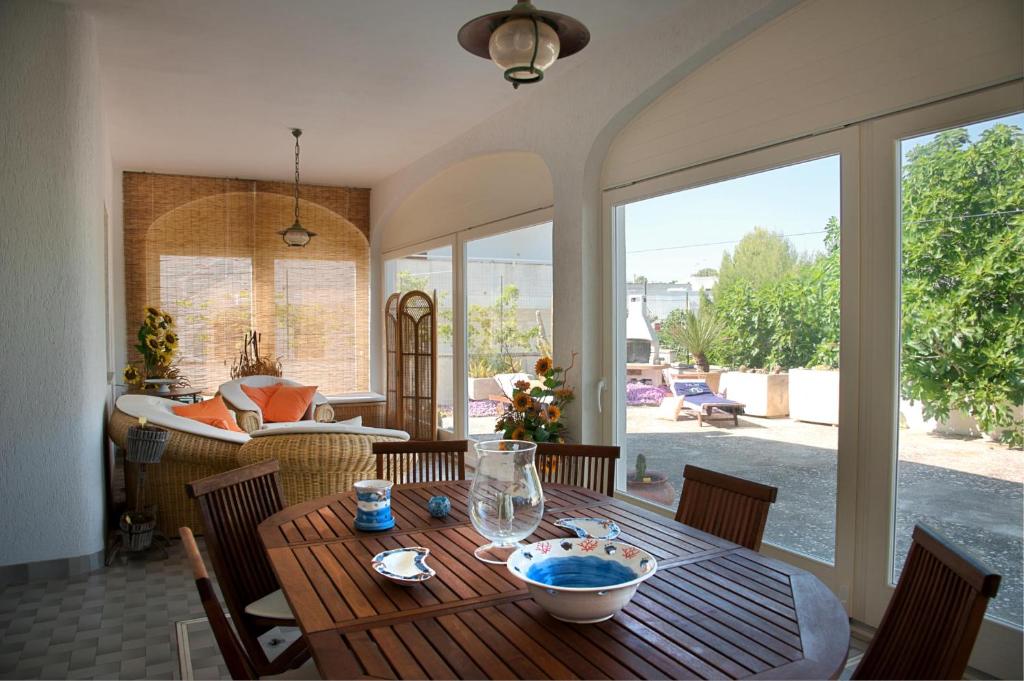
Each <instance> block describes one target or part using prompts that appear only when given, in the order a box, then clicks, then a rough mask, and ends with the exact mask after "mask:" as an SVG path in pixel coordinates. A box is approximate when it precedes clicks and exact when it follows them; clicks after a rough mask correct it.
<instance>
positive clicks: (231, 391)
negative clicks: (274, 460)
mask: <svg viewBox="0 0 1024 681" xmlns="http://www.w3.org/2000/svg"><path fill="white" fill-rule="evenodd" d="M275 383H283V384H284V385H289V386H300V385H302V384H301V383H296V382H295V381H289V380H288V379H286V378H279V377H277V376H246V377H244V378H236V379H235V380H233V381H228V382H227V383H222V384H221V386H220V387H219V388H218V389H217V394H219V395H220V396H221V397H223V398H224V402H225V404H227V405H228V409H230V410H231V411H233V412H235V420H236V421H237V422H238V426H239V427H240V428H241V429H242V430H244V431H245V432H247V433H253V432H255V431H257V430H259V429H260V428H262V427H263V414H262V413H261V412H260V409H259V407H257V406H256V403H255V402H253V401H252V400H251V399H249V397H248V396H247V395H246V394H245V393H244V392H242V389H241V386H242V385H247V386H251V387H254V388H265V387H267V386H270V385H274V384H275ZM305 418H306V420H311V421H316V422H317V423H333V422H334V408H333V407H331V405H330V404H328V403H327V398H326V397H324V396H323V395H321V394H320V393H317V394H316V395H314V396H313V403H312V404H311V405H310V406H309V411H308V412H307V413H306V416H305Z"/></svg>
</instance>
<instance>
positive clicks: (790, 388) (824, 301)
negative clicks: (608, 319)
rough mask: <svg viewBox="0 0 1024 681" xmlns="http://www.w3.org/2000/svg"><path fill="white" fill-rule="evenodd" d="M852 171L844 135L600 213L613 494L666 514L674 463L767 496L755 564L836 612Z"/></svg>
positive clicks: (715, 170) (707, 172)
mask: <svg viewBox="0 0 1024 681" xmlns="http://www.w3.org/2000/svg"><path fill="white" fill-rule="evenodd" d="M856 157H857V147H856V144H855V137H854V136H852V135H850V134H843V133H838V134H833V135H828V136H824V137H823V138H819V139H816V140H814V141H810V142H799V143H794V144H791V145H786V146H785V147H783V148H775V149H772V150H769V151H766V152H761V153H757V154H751V155H749V156H746V157H743V158H738V159H730V160H728V161H723V162H720V163H716V164H711V165H709V166H704V167H702V168H699V169H696V170H693V171H683V172H681V173H678V174H676V175H675V176H673V177H671V178H664V179H663V180H662V181H656V182H653V183H652V184H651V185H650V187H649V192H642V193H639V195H638V194H637V193H636V192H633V191H630V190H624V191H622V192H620V196H621V197H622V198H623V199H624V200H622V201H621V202H619V203H618V205H617V206H616V207H615V209H614V215H615V216H616V221H615V230H616V237H617V244H618V246H619V249H618V250H619V256H618V271H617V272H616V282H615V283H616V284H617V292H616V294H615V296H616V310H617V319H616V321H615V328H616V332H617V336H618V342H617V346H618V353H617V359H618V361H617V365H616V368H615V372H616V376H615V381H616V383H617V385H616V384H615V383H613V395H614V397H615V402H616V403H617V405H618V407H617V411H616V415H617V438H616V439H617V441H618V443H619V444H620V445H622V446H623V449H624V456H623V458H622V467H623V469H624V470H623V471H622V472H621V474H620V476H619V480H618V487H619V490H620V491H621V492H622V493H624V494H627V495H629V496H632V497H635V498H638V499H641V500H644V501H646V502H649V503H651V504H654V505H655V506H657V507H661V508H663V509H665V510H666V511H669V510H674V509H675V507H676V506H677V504H678V503H679V495H680V492H681V488H682V482H683V477H682V476H683V468H684V467H685V466H687V465H691V466H699V467H704V468H709V469H713V470H715V471H719V472H723V473H727V474H730V475H736V476H739V477H742V478H746V479H750V480H755V481H758V482H761V483H764V484H768V485H772V486H774V487H777V488H778V490H779V492H778V501H777V502H776V503H775V504H774V505H773V507H772V510H771V512H770V515H769V518H768V524H767V527H766V529H765V542H766V547H767V548H766V549H765V550H766V551H767V552H769V553H774V554H776V555H779V556H781V557H784V558H785V559H786V560H789V561H790V562H795V563H799V564H801V565H802V566H804V567H806V568H808V569H811V570H812V571H814V572H815V573H817V574H818V575H819V576H821V577H822V578H823V579H825V580H826V581H827V582H828V583H829V584H830V585H831V586H833V588H834V589H835V590H836V592H837V593H839V594H840V596H841V598H844V599H845V598H846V597H847V596H848V588H849V581H850V573H851V570H852V558H851V556H852V551H851V548H852V537H851V533H850V529H851V527H852V525H851V523H850V521H849V519H850V514H849V513H848V512H846V513H841V512H840V509H843V508H845V509H849V508H850V504H851V503H852V497H850V496H847V495H844V494H843V491H844V489H850V488H851V484H852V480H850V479H847V480H846V483H845V488H844V485H843V480H842V479H841V472H845V473H846V474H847V476H848V477H849V471H850V470H852V469H851V468H846V469H843V467H842V466H841V463H842V460H843V457H844V455H845V456H849V454H850V453H852V451H853V450H852V449H850V444H851V443H852V442H853V435H854V434H855V433H854V431H853V429H850V433H849V434H848V433H847V429H846V427H845V424H846V423H848V422H849V421H848V420H847V418H848V417H847V416H846V415H845V413H844V410H843V409H842V408H841V405H842V404H843V400H842V399H841V396H842V393H843V390H844V389H847V390H848V388H849V386H848V385H847V382H846V379H845V377H846V376H847V368H848V365H847V360H849V362H850V364H851V365H852V366H853V367H854V368H855V366H856V354H855V353H854V352H852V351H846V345H847V343H848V342H850V347H851V348H853V347H855V344H856V340H855V338H854V340H853V341H849V339H848V336H849V335H850V334H848V333H846V326H847V324H848V323H849V319H852V316H855V315H856V309H855V307H853V306H852V305H848V306H847V313H848V315H849V317H847V316H844V315H843V314H842V311H843V302H842V299H845V296H846V291H845V286H841V285H840V282H841V276H840V272H841V269H843V268H844V267H852V266H854V265H855V263H856V255H857V250H856V243H857V241H856V239H857V235H856V229H857V225H856V220H851V221H849V222H848V221H847V218H848V216H849V214H850V211H849V210H845V211H844V209H845V208H846V207H847V202H849V201H850V200H851V195H853V196H855V194H856V187H855V185H854V184H853V183H852V182H851V181H850V180H851V179H852V178H854V177H856V170H855V169H856V165H855V164H856ZM844 179H845V180H846V182H845V187H846V191H845V192H844ZM659 182H660V184H659ZM613 200H614V197H613ZM853 203H854V205H855V203H856V201H855V199H854V201H853ZM853 214H854V215H855V213H853ZM847 251H849V253H847ZM841 292H842V296H841ZM851 328H855V327H851ZM844 436H845V443H846V445H845V446H844Z"/></svg>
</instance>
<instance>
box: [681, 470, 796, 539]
mask: <svg viewBox="0 0 1024 681" xmlns="http://www.w3.org/2000/svg"><path fill="white" fill-rule="evenodd" d="M778 492H779V490H778V488H776V487H771V486H769V485H762V484H761V483H758V482H752V481H750V480H744V479H743V478H737V477H733V476H731V475H726V474H724V473H717V472H715V471H709V470H707V469H706V468H698V467H697V466H689V465H688V466H685V467H684V468H683V494H682V497H681V498H680V499H679V508H678V510H677V511H676V520H678V521H679V522H681V523H683V524H686V525H689V526H690V527H695V528H697V529H698V530H702V531H704V532H707V533H708V534H713V535H715V536H716V537H721V538H722V539H727V540H729V541H731V542H734V543H736V544H739V545H740V546H745V547H747V548H748V549H751V550H753V551H757V550H759V549H760V548H761V538H762V537H763V536H764V526H765V523H767V522H768V510H769V508H771V505H772V504H773V503H775V497H776V496H777V495H778Z"/></svg>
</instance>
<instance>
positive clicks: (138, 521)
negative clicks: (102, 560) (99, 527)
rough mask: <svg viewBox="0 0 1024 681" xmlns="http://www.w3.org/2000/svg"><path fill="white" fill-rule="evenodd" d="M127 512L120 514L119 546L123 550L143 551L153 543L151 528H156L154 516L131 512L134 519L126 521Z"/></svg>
mask: <svg viewBox="0 0 1024 681" xmlns="http://www.w3.org/2000/svg"><path fill="white" fill-rule="evenodd" d="M128 515H129V514H127V513H125V514H124V515H122V516H121V521H120V523H119V525H120V526H121V546H123V547H124V550H125V551H130V552H135V551H145V550H146V549H148V548H149V547H150V545H151V544H152V543H153V530H155V529H156V517H155V516H153V515H152V514H150V513H144V514H141V513H135V514H133V516H134V518H135V521H134V522H132V523H127V522H125V520H126V519H127V517H128Z"/></svg>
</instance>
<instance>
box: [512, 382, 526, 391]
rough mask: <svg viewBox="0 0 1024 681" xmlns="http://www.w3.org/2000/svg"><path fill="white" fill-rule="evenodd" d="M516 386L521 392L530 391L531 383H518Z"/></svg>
mask: <svg viewBox="0 0 1024 681" xmlns="http://www.w3.org/2000/svg"><path fill="white" fill-rule="evenodd" d="M515 385H516V388H518V389H519V390H529V389H530V382H529V381H516V383H515Z"/></svg>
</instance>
